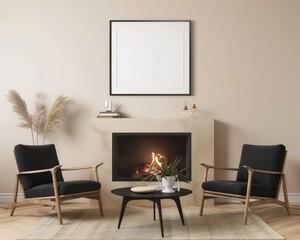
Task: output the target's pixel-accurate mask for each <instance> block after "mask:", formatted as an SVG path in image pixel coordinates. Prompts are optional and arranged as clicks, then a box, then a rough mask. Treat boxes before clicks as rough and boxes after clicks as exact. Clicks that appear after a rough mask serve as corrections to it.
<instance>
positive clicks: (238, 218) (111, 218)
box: [21, 206, 284, 240]
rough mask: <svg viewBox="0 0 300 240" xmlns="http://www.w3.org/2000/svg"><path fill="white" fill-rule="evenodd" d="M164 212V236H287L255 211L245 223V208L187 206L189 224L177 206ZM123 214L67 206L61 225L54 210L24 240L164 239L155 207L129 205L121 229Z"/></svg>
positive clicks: (115, 210)
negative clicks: (154, 217)
mask: <svg viewBox="0 0 300 240" xmlns="http://www.w3.org/2000/svg"><path fill="white" fill-rule="evenodd" d="M162 212H163V225H164V234H165V237H164V239H180V240H183V239H184V240H188V239H191V240H201V239H264V240H265V239H284V238H283V237H282V236H280V235H279V234H278V233H276V232H275V231H274V230H273V229H272V228H271V227H269V226H268V225H267V224H266V223H265V222H264V221H263V220H262V219H261V218H260V217H258V216H257V215H256V214H255V213H254V212H253V211H251V210H250V212H249V217H248V224H247V225H244V224H243V209H242V208H230V207H226V206H214V207H213V206H210V207H205V208H204V215H203V216H202V217H200V216H199V207H183V213H184V219H185V225H182V223H181V220H180V216H179V214H178V211H177V208H163V209H162ZM119 213H120V209H117V208H110V209H105V216H104V217H100V216H99V211H98V209H79V210H78V209H73V210H72V209H67V210H63V222H64V224H63V225H59V224H58V221H57V216H56V213H55V211H53V212H51V213H50V214H48V215H47V216H45V217H43V218H42V219H41V221H39V223H38V224H37V225H36V226H34V227H33V229H32V230H31V231H30V232H29V233H27V234H26V236H24V237H23V238H21V239H39V240H42V239H94V240H96V239H99V240H102V239H103V240H104V239H106V240H111V239H114V240H118V239H120V240H127V239H128V240H129V239H130V240H135V239H142V240H145V239H162V237H161V231H160V225H159V220H158V214H156V218H157V219H156V221H153V210H152V209H151V208H145V207H130V206H128V207H127V208H126V211H125V214H124V217H123V221H122V225H121V228H120V229H118V228H117V225H118V220H119Z"/></svg>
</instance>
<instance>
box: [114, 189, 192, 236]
mask: <svg viewBox="0 0 300 240" xmlns="http://www.w3.org/2000/svg"><path fill="white" fill-rule="evenodd" d="M130 189H131V187H126V188H117V189H114V190H112V191H111V193H113V194H115V195H118V196H121V197H123V201H122V207H121V212H120V217H119V224H118V228H120V226H121V223H122V219H123V216H124V212H125V208H126V205H127V203H128V202H129V201H131V200H145V199H146V200H150V201H152V202H153V218H154V220H155V203H156V205H157V208H158V215H159V222H160V229H161V236H162V237H164V227H163V219H162V211H161V202H160V200H161V199H172V200H174V201H175V203H176V206H177V209H178V212H179V215H180V218H181V222H182V225H184V219H183V214H182V208H181V203H180V197H183V196H186V195H189V194H191V193H192V191H191V190H189V189H185V188H181V189H180V191H175V192H174V193H163V192H161V191H155V192H150V193H135V192H132V191H131V190H130Z"/></svg>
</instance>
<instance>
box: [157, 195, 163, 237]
mask: <svg viewBox="0 0 300 240" xmlns="http://www.w3.org/2000/svg"><path fill="white" fill-rule="evenodd" d="M155 202H156V204H157V208H158V215H159V223H160V230H161V236H162V237H164V226H163V218H162V212H161V204H160V199H157V200H155Z"/></svg>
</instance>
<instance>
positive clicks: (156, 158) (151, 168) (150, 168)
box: [136, 152, 165, 174]
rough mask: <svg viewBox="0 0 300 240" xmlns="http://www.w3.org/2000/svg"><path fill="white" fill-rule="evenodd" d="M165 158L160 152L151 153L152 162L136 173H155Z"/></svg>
mask: <svg viewBox="0 0 300 240" xmlns="http://www.w3.org/2000/svg"><path fill="white" fill-rule="evenodd" d="M164 160H165V157H164V156H163V155H161V154H160V153H157V154H155V153H154V152H152V153H151V162H150V163H147V164H145V165H144V166H143V167H142V168H141V169H139V170H136V173H149V174H150V173H153V172H156V171H157V170H158V169H159V168H161V165H162V163H163V161H164Z"/></svg>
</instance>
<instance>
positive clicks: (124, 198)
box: [118, 197, 131, 228]
mask: <svg viewBox="0 0 300 240" xmlns="http://www.w3.org/2000/svg"><path fill="white" fill-rule="evenodd" d="M130 200H131V199H130V198H127V197H123V201H122V207H121V212H120V217H119V224H118V228H120V226H121V223H122V219H123V216H124V212H125V208H126V205H127V203H128V202H129V201H130Z"/></svg>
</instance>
